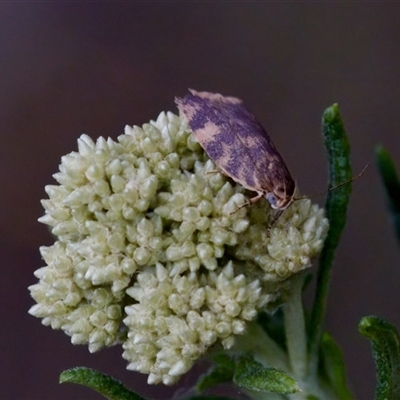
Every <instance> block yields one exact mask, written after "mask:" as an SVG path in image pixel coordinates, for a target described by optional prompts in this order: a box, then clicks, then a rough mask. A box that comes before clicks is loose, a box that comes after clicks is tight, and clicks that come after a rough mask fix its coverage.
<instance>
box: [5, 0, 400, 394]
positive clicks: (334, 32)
mask: <svg viewBox="0 0 400 400" xmlns="http://www.w3.org/2000/svg"><path fill="white" fill-rule="evenodd" d="M399 45H400V4H399V3H398V2H395V3H393V2H392V3H389V2H387V3H383V2H382V3H381V2H374V3H371V2H369V3H367V2H364V3H363V2H347V3H346V2H281V3H279V2H218V1H217V2H201V1H200V2H190V1H188V2H167V1H165V2H157V1H155V2H114V3H113V2H109V3H104V2H42V3H34V2H20V3H5V2H3V3H1V4H0V72H1V81H0V82H1V84H0V134H1V146H0V187H1V208H0V210H1V211H0V229H1V236H0V246H1V248H0V261H1V264H0V265H1V271H2V272H3V273H4V275H3V279H2V282H3V283H2V285H3V287H2V289H1V292H0V301H1V324H0V335H1V336H0V337H1V361H2V363H1V364H2V367H1V368H2V371H1V374H0V380H1V382H0V398H1V399H29V400H30V399H44V400H50V399H60V400H67V399H83V398H85V399H100V398H101V397H100V396H99V395H97V394H96V393H94V392H91V391H89V390H87V389H85V388H81V387H78V386H74V385H63V386H60V385H58V383H57V381H58V375H59V373H60V372H61V371H62V370H63V369H65V368H69V367H73V366H77V365H85V366H90V367H94V368H99V369H101V370H102V371H104V372H107V373H110V374H112V375H114V376H116V377H118V378H120V379H122V380H123V381H124V382H126V383H127V384H128V385H130V386H131V387H132V388H138V389H139V391H140V393H142V394H144V395H146V394H147V395H149V396H152V397H154V398H159V399H169V398H171V396H172V393H173V391H174V390H176V388H172V389H169V388H167V389H166V388H164V387H160V386H158V387H151V388H146V387H145V380H146V379H145V377H143V376H140V375H137V374H134V373H131V372H127V371H126V370H125V361H124V360H123V359H122V358H121V356H120V355H121V349H120V348H117V347H116V348H113V349H109V350H105V351H102V352H100V353H98V354H94V355H90V354H89V352H88V351H87V349H86V348H84V347H74V346H72V345H71V344H70V343H69V338H68V337H66V336H65V335H64V334H63V333H61V332H58V331H52V330H51V329H50V328H47V327H43V326H42V325H41V324H40V321H39V320H38V319H35V318H33V317H31V316H29V315H28V314H27V310H28V308H29V307H30V306H31V305H32V304H33V301H32V300H31V299H30V297H29V294H28V291H27V286H28V285H30V284H33V283H35V282H36V278H35V277H34V276H33V271H34V270H35V269H37V268H39V267H40V266H42V264H43V263H42V261H41V260H40V256H39V252H38V247H39V246H40V245H49V244H51V243H52V238H51V236H50V234H49V233H48V231H47V229H46V227H45V226H44V225H41V224H39V223H38V222H37V218H38V217H39V216H41V215H42V213H43V210H42V208H41V205H40V203H39V200H40V199H41V198H45V197H46V195H45V192H44V189H43V188H44V186H45V185H46V184H49V183H53V182H54V181H53V179H52V177H51V175H52V174H53V173H55V172H56V171H57V170H58V165H59V162H60V157H61V156H62V155H64V154H66V153H68V152H70V151H73V150H76V147H77V146H76V139H77V138H78V136H79V135H80V134H81V133H87V134H88V135H90V136H91V137H92V138H97V137H98V136H101V135H102V136H111V137H113V138H116V137H117V136H118V135H119V134H121V133H123V129H124V126H125V124H137V125H140V124H142V123H145V122H147V121H149V120H150V119H154V118H156V117H157V115H158V113H159V112H161V111H163V110H172V111H175V112H176V107H175V105H174V96H177V95H184V94H185V93H186V90H187V88H188V87H190V88H194V89H197V90H207V91H214V92H221V93H223V94H225V95H234V96H237V97H240V98H242V99H244V100H245V102H246V104H247V105H248V106H249V108H250V109H251V110H252V111H253V112H254V114H255V115H257V117H258V118H259V120H260V121H261V122H262V123H263V124H264V126H266V127H267V129H268V131H269V133H270V135H271V136H272V137H273V139H274V141H275V143H276V145H277V147H278V148H279V149H280V151H281V153H282V154H283V156H284V158H285V160H286V161H287V164H288V166H289V168H290V169H291V172H292V175H293V176H294V177H295V178H296V180H297V182H298V184H299V186H300V187H301V189H302V192H304V193H307V194H313V193H317V192H320V191H322V190H324V189H325V187H326V160H325V154H324V149H323V144H322V138H321V134H320V118H321V114H322V112H323V110H324V109H325V108H326V107H327V106H329V105H331V104H332V103H333V102H338V103H339V104H340V107H341V111H342V114H343V117H344V120H345V123H346V126H347V129H348V133H349V136H350V140H351V144H352V159H353V166H354V171H355V173H356V172H358V171H360V170H361V169H362V168H363V167H364V165H365V164H366V163H367V162H372V164H371V166H370V168H369V169H368V170H367V172H366V173H365V174H364V176H363V177H362V178H361V179H359V180H357V181H356V182H355V184H354V195H353V198H352V202H351V207H350V211H349V218H348V223H347V228H346V231H345V233H344V237H343V240H342V243H341V246H340V249H339V251H338V253H337V257H336V266H335V270H334V274H333V280H332V284H331V296H330V298H329V305H328V316H327V321H326V326H327V328H328V329H329V330H330V331H331V332H332V334H333V335H334V337H335V338H336V339H337V340H338V342H339V343H340V344H341V345H342V347H343V350H344V352H345V357H346V361H347V365H348V375H349V378H350V382H351V386H352V388H353V389H354V392H355V393H356V395H357V397H358V398H359V399H372V398H373V392H374V381H375V378H374V374H375V372H374V364H373V360H372V357H371V351H370V346H369V343H368V342H367V340H366V339H364V338H363V337H361V336H360V335H359V334H358V332H357V324H358V322H359V320H360V318H361V317H362V316H364V315H369V314H376V315H379V316H381V317H384V318H388V319H389V320H390V321H391V322H392V323H394V324H396V325H397V326H398V327H400V314H399V310H400V304H399V301H400V291H399V287H400V266H399V261H398V259H399V255H400V252H399V247H398V245H397V243H396V241H395V239H394V235H393V229H392V227H391V226H390V222H389V219H388V215H387V212H386V204H385V200H384V197H383V193H382V187H381V183H380V181H379V177H378V175H377V172H376V169H375V166H374V164H373V152H374V146H375V145H376V144H378V143H382V144H384V145H385V146H387V147H388V148H389V149H390V151H391V153H392V155H393V156H394V157H395V158H396V159H397V160H399V165H400V140H399V131H400V117H399V111H400V93H399V89H400V85H399V84H400V51H399V50H400V49H399ZM314 200H315V201H319V202H323V197H318V196H316V197H314ZM185 379H187V380H189V381H190V379H191V378H185Z"/></svg>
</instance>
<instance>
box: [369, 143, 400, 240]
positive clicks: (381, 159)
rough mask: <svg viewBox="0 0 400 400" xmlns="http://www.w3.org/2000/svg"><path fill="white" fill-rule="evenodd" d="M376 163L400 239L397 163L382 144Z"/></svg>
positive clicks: (378, 149)
mask: <svg viewBox="0 0 400 400" xmlns="http://www.w3.org/2000/svg"><path fill="white" fill-rule="evenodd" d="M375 156H376V164H377V166H378V170H379V172H380V174H381V178H382V181H383V185H384V187H385V189H386V195H387V198H388V200H389V208H390V211H391V213H392V219H393V223H394V227H395V229H396V234H397V240H399V241H400V182H399V177H398V175H397V171H396V167H395V164H394V162H393V160H392V158H391V157H390V154H389V152H388V151H387V150H386V149H385V148H384V147H382V146H378V147H377V148H376V150H375Z"/></svg>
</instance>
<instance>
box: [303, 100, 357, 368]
mask: <svg viewBox="0 0 400 400" xmlns="http://www.w3.org/2000/svg"><path fill="white" fill-rule="evenodd" d="M322 133H323V136H324V139H325V147H326V150H327V153H328V162H329V187H330V188H334V189H333V190H330V191H329V192H328V197H327V200H326V215H327V217H328V219H329V231H328V236H327V238H326V240H325V244H324V247H323V249H322V252H321V256H320V265H319V269H318V276H317V285H316V295H315V301H314V306H313V310H312V316H311V323H310V353H311V357H312V363H313V366H314V368H316V365H317V354H318V348H319V342H320V338H321V333H322V328H321V324H322V320H323V317H324V313H325V308H326V298H327V294H328V285H329V278H330V271H331V268H332V264H333V259H334V256H335V250H336V248H337V246H338V244H339V239H340V236H341V234H342V231H343V229H344V226H345V224H346V213H347V206H348V203H349V199H350V193H351V183H350V182H349V183H347V184H343V183H344V182H348V181H350V180H351V178H352V172H351V165H350V144H349V140H348V138H347V135H346V131H345V128H344V125H343V121H342V118H341V116H340V112H339V107H338V105H337V104H333V105H332V106H331V107H328V108H327V109H326V110H325V112H324V114H323V116H322ZM340 184H343V185H340ZM338 185H340V186H338ZM336 186H338V187H336ZM335 187H336V188H335Z"/></svg>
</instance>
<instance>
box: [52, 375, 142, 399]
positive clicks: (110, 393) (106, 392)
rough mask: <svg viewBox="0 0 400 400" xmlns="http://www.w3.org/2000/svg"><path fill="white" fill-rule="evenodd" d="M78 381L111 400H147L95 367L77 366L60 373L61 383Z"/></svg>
mask: <svg viewBox="0 0 400 400" xmlns="http://www.w3.org/2000/svg"><path fill="white" fill-rule="evenodd" d="M66 382H68V383H77V384H79V385H84V386H87V387H88V388H90V389H93V390H95V391H96V392H98V393H100V394H102V395H103V396H104V397H105V398H106V399H109V400H145V398H144V397H141V396H139V395H138V394H136V393H134V392H131V391H130V390H128V389H127V388H126V387H125V386H124V385H123V384H122V383H121V382H120V381H118V380H117V379H115V378H112V377H111V376H108V375H106V374H103V373H101V372H99V371H96V370H94V369H90V368H85V367H77V368H71V369H67V370H66V371H63V372H62V373H61V375H60V383H66Z"/></svg>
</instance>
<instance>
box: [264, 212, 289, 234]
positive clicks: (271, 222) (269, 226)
mask: <svg viewBox="0 0 400 400" xmlns="http://www.w3.org/2000/svg"><path fill="white" fill-rule="evenodd" d="M284 211H285V210H278V211H277V212H276V213H275V214H274V216H273V217H272V219H271V221H269V224H268V228H267V237H268V238H269V237H270V233H271V228H272V227H273V226H274V224H275V222H276V221H278V219H279V217H280V216H281V215H282V213H283V212H284Z"/></svg>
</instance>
